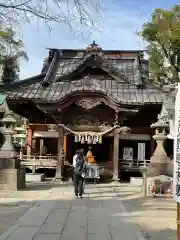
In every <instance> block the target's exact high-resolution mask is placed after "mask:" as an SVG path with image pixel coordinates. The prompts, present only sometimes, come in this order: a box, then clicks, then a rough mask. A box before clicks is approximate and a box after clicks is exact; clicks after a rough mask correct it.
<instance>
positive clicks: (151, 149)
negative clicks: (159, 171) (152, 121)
mask: <svg viewBox="0 0 180 240" xmlns="http://www.w3.org/2000/svg"><path fill="white" fill-rule="evenodd" d="M155 148H156V142H155V140H154V139H153V137H152V136H151V138H150V157H152V155H153V153H154V151H155Z"/></svg>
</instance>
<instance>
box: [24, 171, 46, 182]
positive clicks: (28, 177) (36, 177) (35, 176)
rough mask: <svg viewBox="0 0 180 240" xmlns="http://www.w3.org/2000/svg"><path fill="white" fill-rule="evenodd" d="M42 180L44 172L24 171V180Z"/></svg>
mask: <svg viewBox="0 0 180 240" xmlns="http://www.w3.org/2000/svg"><path fill="white" fill-rule="evenodd" d="M44 180H45V174H44V173H35V174H33V173H26V182H43V181H44Z"/></svg>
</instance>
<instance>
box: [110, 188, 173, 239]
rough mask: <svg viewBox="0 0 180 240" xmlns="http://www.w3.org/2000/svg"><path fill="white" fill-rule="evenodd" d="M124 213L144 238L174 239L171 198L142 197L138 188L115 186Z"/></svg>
mask: <svg viewBox="0 0 180 240" xmlns="http://www.w3.org/2000/svg"><path fill="white" fill-rule="evenodd" d="M114 190H115V191H116V193H117V195H118V196H119V199H120V200H121V202H122V203H123V205H124V206H125V208H126V211H127V212H126V215H129V216H131V222H134V223H136V224H137V225H138V226H139V229H140V230H141V232H142V233H143V236H144V238H145V239H151V240H159V239H166V240H175V239H176V202H175V201H174V200H173V198H164V197H155V198H153V197H143V194H142V192H141V193H140V188H138V187H137V188H136V187H132V186H130V185H129V186H127V185H126V186H124V187H121V186H115V187H114Z"/></svg>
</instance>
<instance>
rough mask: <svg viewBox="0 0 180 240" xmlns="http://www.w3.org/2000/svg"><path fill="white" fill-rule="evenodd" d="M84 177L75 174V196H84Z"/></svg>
mask: <svg viewBox="0 0 180 240" xmlns="http://www.w3.org/2000/svg"><path fill="white" fill-rule="evenodd" d="M83 182H84V178H82V177H81V176H78V175H74V193H75V196H78V195H79V196H82V193H83Z"/></svg>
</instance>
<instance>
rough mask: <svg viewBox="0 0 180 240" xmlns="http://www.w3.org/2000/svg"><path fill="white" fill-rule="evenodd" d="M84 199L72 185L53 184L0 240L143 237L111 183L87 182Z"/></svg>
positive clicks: (130, 239)
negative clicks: (94, 183) (92, 183)
mask: <svg viewBox="0 0 180 240" xmlns="http://www.w3.org/2000/svg"><path fill="white" fill-rule="evenodd" d="M86 191H87V194H86V195H85V198H84V199H77V200H76V199H73V197H72V196H73V194H72V192H73V188H72V186H68V187H67V186H63V185H61V186H57V187H53V188H52V191H51V194H49V195H48V196H47V197H46V198H44V200H39V201H38V202H37V203H36V204H35V205H34V206H32V208H30V209H29V210H28V211H27V212H26V213H25V214H24V216H23V217H21V218H20V219H19V220H17V222H16V224H15V225H13V226H12V227H10V228H9V230H8V231H6V232H5V233H4V234H3V235H2V236H1V237H0V240H19V239H26V240H71V239H72V240H101V239H103V240H125V239H126V240H144V237H143V236H142V234H141V232H140V231H139V229H138V227H137V226H136V224H135V223H134V222H132V221H131V214H127V212H126V209H125V207H124V205H123V204H122V201H121V200H119V199H118V196H117V193H116V192H115V191H114V188H113V186H112V185H97V186H95V185H94V186H93V185H88V186H87V189H86Z"/></svg>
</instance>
